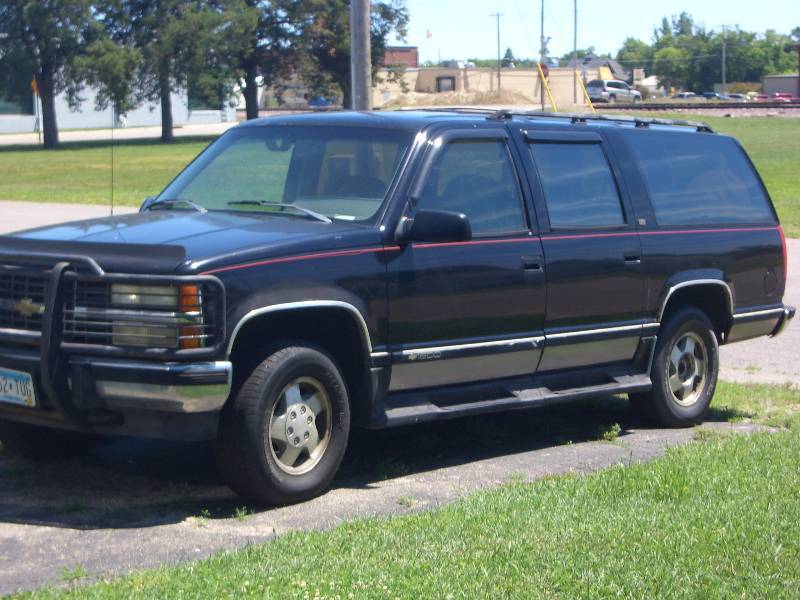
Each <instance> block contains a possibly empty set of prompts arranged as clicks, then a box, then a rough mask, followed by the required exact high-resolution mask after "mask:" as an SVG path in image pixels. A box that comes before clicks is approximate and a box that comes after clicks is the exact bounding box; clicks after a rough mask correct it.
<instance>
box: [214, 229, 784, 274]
mask: <svg viewBox="0 0 800 600" xmlns="http://www.w3.org/2000/svg"><path fill="white" fill-rule="evenodd" d="M778 230H780V226H774V227H772V226H771V227H739V228H728V229H685V230H654V231H620V232H610V233H581V234H574V235H543V236H541V239H542V241H543V242H551V241H558V240H577V239H590V238H608V237H630V236H636V235H642V236H645V235H693V234H702V233H734V232H739V231H778ZM536 239H537V238H536V237H533V236H529V237H523V238H504V239H496V240H470V241H466V242H441V243H427V244H413V247H414V248H416V249H420V250H424V249H427V248H444V247H448V246H451V247H453V246H480V245H485V244H519V243H523V242H530V241H533V240H536ZM399 251H400V246H377V247H372V248H357V249H354V250H331V251H329V252H315V253H312V254H298V255H294V256H282V257H279V258H269V259H265V260H258V261H254V262H248V263H242V264H239V265H230V266H227V267H220V268H218V269H211V270H210V271H205V272H204V273H203V275H213V274H215V273H224V272H227V271H236V270H239V269H250V268H253V267H263V266H267V265H276V264H281V263H288V262H296V261H301V260H313V259H317V258H336V257H340V256H361V255H363V254H378V253H381V252H399Z"/></svg>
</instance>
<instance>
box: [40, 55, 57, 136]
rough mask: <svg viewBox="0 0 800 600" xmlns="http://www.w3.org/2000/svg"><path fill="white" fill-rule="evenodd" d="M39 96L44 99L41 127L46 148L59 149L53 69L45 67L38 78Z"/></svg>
mask: <svg viewBox="0 0 800 600" xmlns="http://www.w3.org/2000/svg"><path fill="white" fill-rule="evenodd" d="M36 83H37V85H38V86H39V95H40V96H41V97H42V122H41V124H40V127H41V128H42V132H43V134H44V147H45V148H48V149H53V148H56V147H58V123H57V122H56V98H55V96H56V93H55V82H54V81H53V72H52V69H49V68H47V67H44V68H43V69H42V71H41V72H40V73H39V74H38V75H37V76H36Z"/></svg>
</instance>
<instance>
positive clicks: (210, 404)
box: [0, 349, 233, 440]
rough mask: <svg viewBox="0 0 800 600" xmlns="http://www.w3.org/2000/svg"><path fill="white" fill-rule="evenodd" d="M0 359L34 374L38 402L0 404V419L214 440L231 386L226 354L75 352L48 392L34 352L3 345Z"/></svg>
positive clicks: (1, 364) (90, 430) (163, 436)
mask: <svg viewBox="0 0 800 600" xmlns="http://www.w3.org/2000/svg"><path fill="white" fill-rule="evenodd" d="M0 366H1V367H6V368H9V369H14V370H19V371H25V372H28V373H31V374H32V376H33V379H34V386H35V388H36V398H37V406H35V407H32V408H29V407H22V406H16V405H11V404H0V418H2V419H6V420H10V421H18V422H23V423H29V424H32V425H42V426H46V427H56V428H60V429H69V430H76V431H87V432H95V433H103V434H112V435H136V436H145V437H157V438H167V439H182V440H197V439H213V438H214V437H215V435H216V429H217V422H218V420H219V411H220V410H221V409H222V407H223V406H224V404H225V401H226V400H227V398H228V395H229V393H230V389H231V380H232V374H233V367H232V365H231V363H230V362H227V361H214V362H195V363H149V362H145V361H128V360H112V359H101V358H92V357H82V356H75V357H70V358H69V359H67V364H66V365H65V368H64V371H65V373H66V374H67V376H66V379H65V382H64V385H62V386H59V387H58V389H57V394H56V397H55V398H53V397H51V396H50V395H48V393H47V392H46V391H45V386H43V385H42V372H41V364H40V359H39V355H38V354H37V353H35V352H28V351H22V350H7V349H2V350H0Z"/></svg>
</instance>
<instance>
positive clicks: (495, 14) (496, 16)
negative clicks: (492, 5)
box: [489, 11, 503, 91]
mask: <svg viewBox="0 0 800 600" xmlns="http://www.w3.org/2000/svg"><path fill="white" fill-rule="evenodd" d="M489 16H490V17H495V18H496V19H497V90H498V91H500V67H501V66H502V61H503V59H502V57H501V55H500V17H502V16H503V13H501V12H499V11H498V12H496V13H494V14H493V15H489Z"/></svg>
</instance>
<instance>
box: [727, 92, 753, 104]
mask: <svg viewBox="0 0 800 600" xmlns="http://www.w3.org/2000/svg"><path fill="white" fill-rule="evenodd" d="M728 100H732V101H734V102H749V100H750V98H748V97H747V95H746V94H737V93H735V92H734V93H732V94H728Z"/></svg>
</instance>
